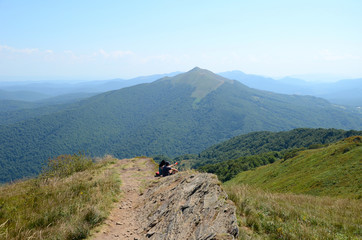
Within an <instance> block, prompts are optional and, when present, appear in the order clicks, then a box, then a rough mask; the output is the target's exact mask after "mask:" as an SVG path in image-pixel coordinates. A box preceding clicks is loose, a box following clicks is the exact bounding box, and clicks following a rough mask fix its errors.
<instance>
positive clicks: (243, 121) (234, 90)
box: [0, 68, 362, 182]
mask: <svg viewBox="0 0 362 240" xmlns="http://www.w3.org/2000/svg"><path fill="white" fill-rule="evenodd" d="M297 127H326V128H330V127H333V128H342V129H361V128H362V119H361V118H360V115H355V114H352V113H349V112H346V111H344V110H343V109H339V108H336V107H334V106H333V105H331V104H330V103H328V102H327V101H325V100H323V99H319V98H315V97H302V96H289V95H282V94H274V93H270V92H264V91H258V90H255V89H251V88H248V87H246V86H245V85H243V84H241V83H239V82H237V81H232V80H228V79H226V78H223V77H220V76H218V75H216V74H213V73H212V72H210V71H207V70H203V69H200V68H195V69H193V70H191V71H189V72H187V73H183V74H180V75H177V76H175V77H171V78H170V77H166V78H162V79H160V80H158V81H155V82H153V83H148V84H141V85H137V86H133V87H129V88H123V89H120V90H116V91H110V92H106V93H103V94H100V95H97V96H94V97H91V98H88V99H86V100H84V101H81V102H79V103H77V104H76V105H73V107H71V108H66V109H65V110H62V111H58V112H55V113H52V114H48V115H44V116H40V117H37V118H34V119H29V120H26V121H23V122H18V123H15V124H11V125H6V126H5V125H3V126H0V159H1V162H0V164H1V168H0V169H1V170H0V171H1V172H0V176H1V177H0V182H4V181H9V180H11V179H16V178H20V177H23V176H27V175H31V174H35V173H37V172H38V171H39V169H40V167H41V164H42V163H43V162H44V160H46V159H47V158H49V157H53V156H57V155H59V154H66V153H74V152H77V151H79V150H80V151H86V152H89V153H90V154H91V155H96V156H101V155H104V154H106V153H110V154H113V155H115V156H116V157H119V158H123V157H133V156H137V155H146V156H152V155H155V154H165V155H169V156H176V155H180V154H185V153H196V152H200V151H201V150H202V149H205V148H207V147H209V146H211V145H213V144H215V143H217V142H220V141H222V140H226V139H228V138H230V137H233V136H236V135H239V134H242V133H248V132H251V131H260V130H268V131H281V130H289V129H293V128H297Z"/></svg>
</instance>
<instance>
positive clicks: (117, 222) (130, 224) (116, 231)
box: [90, 158, 155, 240]
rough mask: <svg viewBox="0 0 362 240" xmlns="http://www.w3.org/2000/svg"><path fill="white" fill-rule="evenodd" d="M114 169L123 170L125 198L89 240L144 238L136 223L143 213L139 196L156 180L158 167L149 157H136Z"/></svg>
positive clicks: (122, 161)
mask: <svg viewBox="0 0 362 240" xmlns="http://www.w3.org/2000/svg"><path fill="white" fill-rule="evenodd" d="M115 168H117V169H119V171H120V177H121V181H122V184H121V191H122V195H121V197H120V200H119V201H118V202H117V203H116V204H115V207H114V208H113V210H112V211H111V214H110V215H109V217H108V218H107V220H106V221H105V222H104V224H103V225H102V226H101V227H100V228H98V229H97V230H96V231H98V232H96V233H94V234H93V235H92V236H91V237H90V239H94V240H102V239H105V240H107V239H132V240H136V239H142V238H141V237H140V236H139V235H138V234H139V232H140V229H139V226H138V224H137V215H138V213H139V211H142V206H141V205H140V201H141V198H140V195H141V194H142V192H143V190H144V189H145V187H146V185H147V183H148V182H150V181H152V180H154V176H153V175H154V169H155V165H154V164H153V163H152V161H151V159H150V158H133V159H122V160H119V162H118V163H116V164H115Z"/></svg>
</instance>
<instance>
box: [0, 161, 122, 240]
mask: <svg viewBox="0 0 362 240" xmlns="http://www.w3.org/2000/svg"><path fill="white" fill-rule="evenodd" d="M53 160H54V159H53ZM78 160H79V159H78ZM66 161H69V159H68V158H67V160H66ZM85 163H86V165H87V166H86V168H81V170H79V168H77V169H78V170H79V171H78V170H76V171H74V172H69V171H68V170H69V169H68V168H67V170H66V171H67V174H66V175H64V176H63V174H60V173H55V172H53V174H50V173H49V172H48V174H42V175H41V177H38V178H36V179H30V180H26V181H21V182H18V183H14V184H9V185H4V186H1V187H0V239H19V240H20V239H83V238H85V237H86V236H87V235H88V234H89V231H90V229H91V228H93V227H94V226H96V225H98V224H100V223H101V222H102V221H103V220H104V219H105V218H106V216H107V215H108V214H109V210H110V208H111V206H112V202H114V201H116V199H117V197H118V196H119V194H120V190H119V189H120V180H119V177H118V175H117V174H116V172H115V169H114V168H112V167H111V166H112V164H113V163H115V160H114V159H113V158H111V157H109V156H108V157H105V158H104V159H103V160H102V161H100V162H98V163H91V164H90V163H89V161H88V160H85ZM53 164H54V162H53ZM55 165H56V166H58V167H59V164H55ZM77 166H78V165H77Z"/></svg>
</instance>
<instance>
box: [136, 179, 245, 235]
mask: <svg viewBox="0 0 362 240" xmlns="http://www.w3.org/2000/svg"><path fill="white" fill-rule="evenodd" d="M142 198H143V200H142V201H143V204H142V209H143V211H142V212H141V213H140V215H139V216H138V219H139V225H140V227H141V229H143V231H142V233H141V234H142V236H144V238H145V239H157V240H161V239H165V240H166V239H167V240H178V239H182V240H186V239H195V240H218V239H220V240H221V239H225V240H226V239H235V238H237V236H238V233H239V230H238V226H237V221H236V216H235V206H234V205H233V203H232V202H231V201H230V200H228V197H227V195H226V193H225V192H224V191H223V190H222V189H221V187H220V183H219V181H218V180H217V178H216V176H215V175H212V174H207V173H187V172H182V173H178V174H176V175H173V176H168V177H164V178H160V179H159V180H158V181H156V182H155V183H154V184H153V185H152V186H151V187H150V188H149V189H148V190H147V191H146V192H145V193H144V195H143V196H142Z"/></svg>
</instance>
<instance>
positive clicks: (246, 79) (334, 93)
mask: <svg viewBox="0 0 362 240" xmlns="http://www.w3.org/2000/svg"><path fill="white" fill-rule="evenodd" d="M180 73H181V72H172V73H166V74H155V75H150V76H141V77H136V78H132V79H128V80H125V79H111V80H102V81H83V82H79V81H78V82H70V81H68V82H66V81H63V82H61V81H39V82H35V81H30V82H24V81H23V82H16V81H8V82H4V81H0V100H20V101H32V102H34V101H42V100H44V101H46V102H47V100H48V99H49V98H53V100H55V99H54V97H58V99H63V98H65V99H67V98H68V96H69V95H71V94H77V95H78V96H80V95H81V94H85V93H87V94H96V93H102V92H106V91H111V90H117V89H121V88H124V87H130V86H134V85H137V84H141V83H150V82H153V81H155V80H157V79H160V78H162V77H165V76H168V77H172V76H175V75H177V74H180ZM218 74H219V75H220V76H223V77H225V78H228V79H231V80H237V81H239V82H241V83H243V84H245V85H246V86H248V87H251V88H255V89H259V90H265V91H271V92H275V93H283V94H297V95H311V96H316V97H321V98H325V99H327V100H328V101H330V102H332V103H335V104H340V105H347V106H355V107H356V106H358V107H361V106H362V95H361V94H360V93H361V92H362V78H359V79H345V80H340V81H337V82H329V83H316V82H308V81H305V80H303V79H300V78H295V77H284V78H282V79H278V80H276V79H273V78H270V77H264V76H259V75H254V74H246V73H244V72H242V71H238V70H235V71H228V72H222V73H218ZM85 97H88V96H87V95H84V96H82V98H85ZM52 103H55V101H52ZM60 103H64V101H63V102H60Z"/></svg>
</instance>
